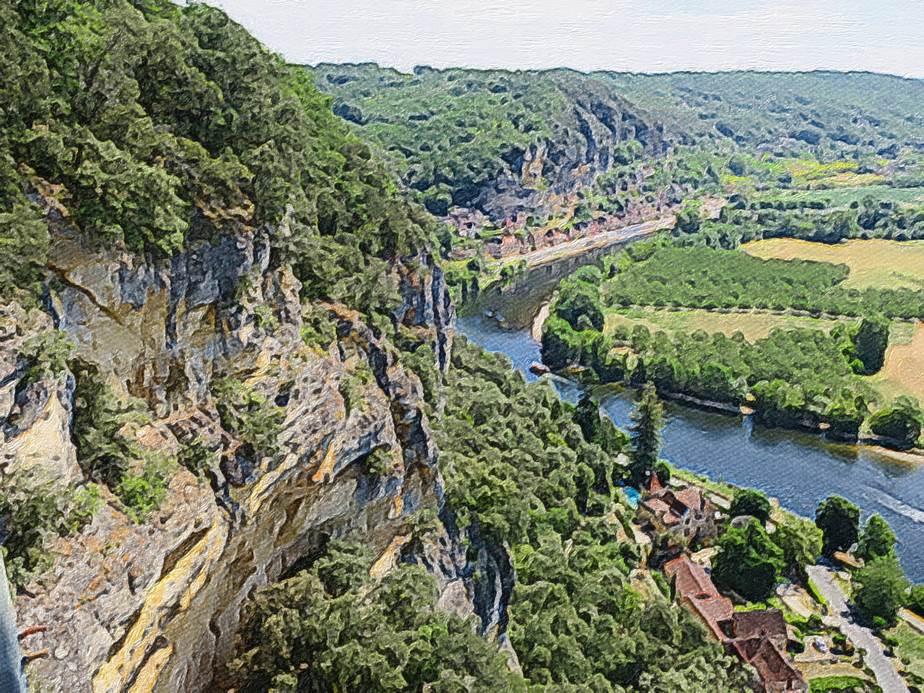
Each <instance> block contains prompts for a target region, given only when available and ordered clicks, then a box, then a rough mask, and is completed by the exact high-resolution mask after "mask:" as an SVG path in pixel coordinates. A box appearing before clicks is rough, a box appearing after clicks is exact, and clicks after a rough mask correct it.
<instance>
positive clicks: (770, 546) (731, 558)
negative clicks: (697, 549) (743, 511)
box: [712, 519, 783, 602]
mask: <svg viewBox="0 0 924 693" xmlns="http://www.w3.org/2000/svg"><path fill="white" fill-rule="evenodd" d="M718 547H719V551H718V553H717V554H716V556H715V558H714V559H713V566H714V567H713V572H712V576H713V578H714V579H715V582H716V585H717V586H719V587H721V588H722V589H726V590H733V591H735V592H737V593H738V594H740V595H741V596H742V597H744V598H745V599H747V600H748V601H754V602H756V601H762V600H764V599H766V598H767V597H768V596H770V594H771V593H772V591H773V587H774V585H775V584H776V583H777V580H778V579H779V574H780V571H781V570H782V569H783V552H782V551H781V550H780V549H779V547H777V546H776V544H774V543H773V542H772V541H771V540H770V537H769V536H768V535H767V532H766V530H765V529H764V528H763V526H762V525H761V524H760V523H758V522H757V521H756V520H754V519H749V520H748V521H747V523H746V524H744V525H743V526H741V527H730V528H729V529H728V530H727V531H726V532H725V534H723V535H722V537H721V538H720V539H719V541H718Z"/></svg>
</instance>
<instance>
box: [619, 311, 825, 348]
mask: <svg viewBox="0 0 924 693" xmlns="http://www.w3.org/2000/svg"><path fill="white" fill-rule="evenodd" d="M837 322H838V321H837V320H822V319H816V318H811V317H807V316H800V315H787V314H776V313H769V312H761V311H751V312H746V313H738V312H735V313H722V312H718V311H709V310H699V309H683V310H665V309H658V308H651V307H644V308H613V309H611V310H607V312H606V326H605V329H606V331H607V332H610V333H611V332H612V331H613V329H614V328H616V327H617V326H619V325H626V326H628V327H630V328H631V327H634V326H635V325H644V326H645V327H647V328H648V329H649V330H650V331H651V332H656V331H658V330H663V331H665V332H684V333H691V332H695V331H697V330H704V331H705V332H709V333H710V334H712V333H716V332H721V333H723V334H725V335H728V336H731V335H732V334H734V333H735V332H741V333H742V334H743V335H744V337H745V339H747V340H748V341H749V342H754V341H757V340H758V339H762V338H763V337H766V336H767V335H768V334H770V331H771V330H773V329H774V328H782V329H794V328H809V329H819V330H824V331H825V332H827V331H829V330H830V329H831V328H832V327H834V325H836V324H837Z"/></svg>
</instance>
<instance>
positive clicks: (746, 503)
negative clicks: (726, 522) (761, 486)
mask: <svg viewBox="0 0 924 693" xmlns="http://www.w3.org/2000/svg"><path fill="white" fill-rule="evenodd" d="M770 512H771V507H770V500H769V499H768V498H767V494H766V493H763V492H761V491H758V490H756V489H751V488H745V489H741V490H740V491H738V492H737V493H736V494H735V497H734V499H733V500H732V502H731V507H730V508H729V509H728V514H729V516H730V517H738V516H740V515H750V516H751V517H756V518H757V519H758V520H759V521H760V522H761V523H765V522H767V520H769V519H770Z"/></svg>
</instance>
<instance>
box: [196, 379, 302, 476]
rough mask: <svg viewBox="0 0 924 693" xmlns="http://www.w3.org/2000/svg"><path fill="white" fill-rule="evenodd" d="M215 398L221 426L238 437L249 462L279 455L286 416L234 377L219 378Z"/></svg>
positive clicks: (215, 387)
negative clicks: (280, 439)
mask: <svg viewBox="0 0 924 693" xmlns="http://www.w3.org/2000/svg"><path fill="white" fill-rule="evenodd" d="M212 395H213V396H214V398H215V407H216V409H218V416H219V419H220V420H221V425H222V426H223V427H224V428H225V429H226V430H228V431H230V432H231V433H234V434H235V435H237V436H238V437H239V438H240V440H241V443H242V448H243V450H242V452H243V453H244V454H245V455H246V456H247V457H249V458H250V459H254V460H255V459H258V458H260V457H264V456H266V457H272V456H274V455H276V454H277V453H278V452H279V445H278V437H279V431H280V430H281V428H282V421H283V418H284V416H285V413H284V411H283V409H282V407H278V406H276V405H275V404H274V403H273V402H271V401H270V400H268V399H267V398H266V397H265V396H264V395H262V394H260V393H259V392H257V391H256V390H254V389H253V388H252V387H250V386H248V385H245V384H244V383H242V382H241V381H239V380H235V379H233V378H216V379H215V380H214V381H213V382H212Z"/></svg>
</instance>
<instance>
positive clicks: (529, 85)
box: [311, 64, 924, 226]
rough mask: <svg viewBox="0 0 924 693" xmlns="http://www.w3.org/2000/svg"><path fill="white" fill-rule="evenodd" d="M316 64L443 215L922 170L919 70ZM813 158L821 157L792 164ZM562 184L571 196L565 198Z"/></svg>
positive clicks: (662, 198)
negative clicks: (909, 75)
mask: <svg viewBox="0 0 924 693" xmlns="http://www.w3.org/2000/svg"><path fill="white" fill-rule="evenodd" d="M311 70H312V72H313V74H314V78H315V82H316V84H317V85H318V87H319V88H320V89H321V90H322V91H326V92H328V93H330V94H332V95H333V96H334V112H335V113H337V114H338V115H341V116H342V117H343V118H345V119H346V120H348V121H350V122H352V123H353V125H354V127H355V129H356V130H357V131H359V132H362V133H363V134H364V136H366V137H368V138H369V139H370V140H371V141H374V142H376V143H377V144H378V146H379V148H380V149H381V150H382V151H383V152H385V155H386V156H387V157H388V158H389V159H390V161H391V162H392V164H393V165H394V166H395V167H396V169H397V170H398V172H399V173H400V175H401V177H402V179H403V180H404V182H405V184H406V185H407V186H408V187H409V188H410V189H411V190H412V191H415V194H416V196H417V197H418V198H419V199H421V200H422V201H423V202H424V203H425V204H427V206H428V207H429V208H430V209H431V211H434V212H435V213H437V214H440V215H442V214H445V213H446V212H447V211H448V210H449V209H450V208H452V207H461V208H474V209H476V210H478V211H482V212H486V213H487V215H488V216H489V217H490V219H491V221H493V222H499V221H502V220H503V219H505V218H509V219H514V218H515V217H516V214H517V212H518V211H519V210H520V209H521V206H520V205H519V204H518V202H520V201H523V200H528V201H529V202H530V203H531V204H532V206H533V207H534V208H535V207H537V206H538V207H544V208H545V211H546V212H547V214H546V215H545V217H543V219H548V218H550V217H552V218H554V217H555V216H556V215H559V216H564V217H565V218H567V214H568V213H570V212H568V213H565V214H564V215H563V214H562V212H563V210H567V209H569V208H570V209H575V208H578V210H577V218H578V219H579V220H580V219H586V218H591V217H593V216H594V215H595V214H600V213H609V214H617V215H624V214H625V211H626V208H627V207H629V206H630V205H635V206H640V207H642V208H646V209H648V210H649V212H650V211H656V209H657V207H656V206H653V205H654V203H655V202H660V203H661V205H662V206H664V205H669V204H670V203H671V202H677V201H678V199H677V198H678V196H680V195H682V193H683V192H686V193H689V192H691V191H694V190H698V191H703V192H705V191H714V190H717V189H718V188H717V187H716V184H717V183H719V182H722V183H725V184H735V183H741V182H743V181H744V178H746V177H747V176H749V175H752V176H755V177H756V178H758V179H759V180H761V181H763V182H764V183H767V182H771V183H772V184H773V185H775V186H782V187H789V186H795V187H799V186H800V185H801V184H804V183H806V180H803V179H804V178H808V179H809V180H816V181H817V180H818V179H820V178H823V177H825V176H828V175H830V174H832V173H836V172H850V173H853V174H859V175H861V176H862V175H865V176H867V177H868V179H870V180H872V178H875V179H876V181H877V182H881V181H882V180H884V179H888V180H890V181H893V182H895V183H898V184H902V185H907V184H916V183H920V181H921V172H920V171H921V157H922V155H924V116H921V115H920V114H919V113H918V110H919V109H918V104H919V103H920V101H921V99H922V97H924V82H921V81H920V80H907V79H900V78H897V77H890V76H885V75H874V74H866V73H848V74H843V73H826V72H812V73H799V74H785V73H754V72H741V73H718V74H695V73H676V74H669V75H635V74H621V73H592V74H583V73H578V72H573V71H565V70H552V71H544V72H535V71H534V72H529V71H527V72H505V71H479V70H459V69H451V70H434V69H431V68H425V67H421V68H417V69H415V71H414V73H413V74H410V75H408V74H401V73H399V72H397V71H395V70H391V69H386V68H380V67H378V66H376V65H372V64H363V65H319V66H317V67H315V68H312V69H311ZM601 125H602V126H603V129H602V130H601V127H600V126H601ZM607 129H608V130H609V131H610V132H609V133H607ZM601 132H602V134H603V137H601V136H600V133H601ZM476 135H477V136H476ZM524 152H526V153H527V156H525V157H524ZM800 158H801V159H804V160H806V161H808V162H809V163H806V162H805V161H802V162H800V163H798V164H797V163H795V162H797V161H798V160H799V159H800ZM787 161H788V162H791V164H790V163H787ZM811 162H815V163H820V164H824V165H828V166H829V167H830V168H829V169H828V170H826V169H824V168H821V169H818V170H815V169H814V168H813V166H812V164H811ZM869 177H872V178H869ZM547 188H548V189H547ZM549 191H551V192H555V193H559V194H560V196H559V198H558V199H556V200H554V202H555V204H550V197H549V195H548V192H549ZM562 196H564V197H562ZM537 203H541V204H537ZM646 206H647V207H646ZM581 207H583V208H586V209H584V210H583V212H582V211H581V209H580V208H581ZM534 212H535V209H534V210H533V212H531V213H534ZM535 223H537V224H539V225H541V223H540V222H538V221H537V222H535ZM528 225H529V223H527V226H528Z"/></svg>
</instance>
